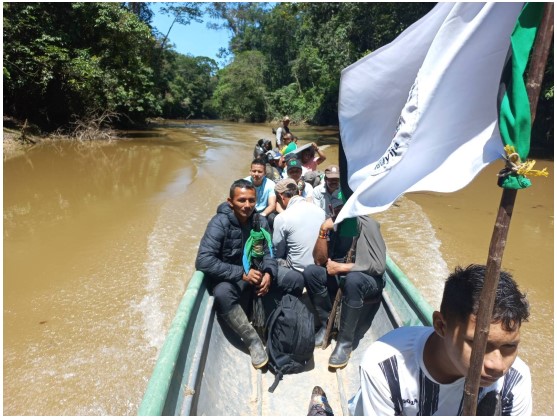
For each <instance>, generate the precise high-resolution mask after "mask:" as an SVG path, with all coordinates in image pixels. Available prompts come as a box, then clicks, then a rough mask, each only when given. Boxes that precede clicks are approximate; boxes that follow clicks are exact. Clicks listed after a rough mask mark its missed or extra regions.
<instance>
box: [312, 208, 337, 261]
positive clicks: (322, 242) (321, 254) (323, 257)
mask: <svg viewBox="0 0 557 419" xmlns="http://www.w3.org/2000/svg"><path fill="white" fill-rule="evenodd" d="M333 226H334V223H333V219H332V218H327V219H326V220H325V221H324V222H323V223H322V224H321V227H320V228H319V236H317V240H316V241H315V246H313V261H314V263H315V264H316V265H319V266H325V264H326V263H327V260H328V259H329V240H328V237H329V235H330V234H331V230H332V229H333Z"/></svg>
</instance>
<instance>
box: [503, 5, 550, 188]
mask: <svg viewBox="0 0 557 419" xmlns="http://www.w3.org/2000/svg"><path fill="white" fill-rule="evenodd" d="M544 7H545V3H526V5H525V6H524V8H523V9H522V12H521V13H520V15H519V17H518V19H517V22H516V25H515V27H514V30H513V33H512V35H511V47H510V51H511V56H510V58H509V59H508V60H507V63H506V64H505V67H504V68H503V73H502V76H501V90H500V95H499V131H500V133H501V138H502V140H503V143H504V144H505V151H506V152H507V158H508V161H509V164H508V165H509V166H510V167H509V170H506V171H504V173H503V176H501V177H500V180H499V186H501V187H503V188H507V189H521V188H527V187H528V186H530V185H531V182H530V180H528V179H527V178H526V177H524V174H525V173H528V174H537V175H539V174H542V175H547V172H544V171H545V169H544V171H535V172H534V171H532V170H531V167H532V166H533V164H531V163H529V162H526V158H527V157H528V153H529V152H530V133H531V125H532V121H531V117H530V102H529V101H528V92H527V90H526V83H525V82H524V72H525V70H526V66H527V64H528V58H529V56H530V51H531V49H532V46H533V44H534V40H535V38H536V32H537V30H538V26H539V25H540V21H541V18H542V14H543V9H544ZM523 162H525V163H523ZM511 167H513V168H514V169H515V170H510V169H511ZM517 169H518V170H517Z"/></svg>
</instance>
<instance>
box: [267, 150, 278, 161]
mask: <svg viewBox="0 0 557 419" xmlns="http://www.w3.org/2000/svg"><path fill="white" fill-rule="evenodd" d="M265 154H267V158H268V159H273V160H278V159H280V157H281V156H282V154H280V153H279V152H278V151H274V150H269V151H267V153H265Z"/></svg>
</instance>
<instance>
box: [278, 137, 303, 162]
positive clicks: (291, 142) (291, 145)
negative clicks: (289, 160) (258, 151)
mask: <svg viewBox="0 0 557 419" xmlns="http://www.w3.org/2000/svg"><path fill="white" fill-rule="evenodd" d="M282 141H283V145H282V148H279V150H280V153H281V154H282V155H283V156H284V155H286V154H288V153H290V152H292V151H294V150H296V148H298V144H296V137H294V136H293V135H292V134H290V133H288V134H285V135H284V136H283V137H282Z"/></svg>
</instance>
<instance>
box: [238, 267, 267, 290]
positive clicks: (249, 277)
mask: <svg viewBox="0 0 557 419" xmlns="http://www.w3.org/2000/svg"><path fill="white" fill-rule="evenodd" d="M242 279H243V280H244V281H246V282H249V283H250V284H252V285H255V286H257V285H259V284H260V283H261V280H262V279H263V274H262V273H261V272H259V271H258V270H257V269H250V270H249V272H248V273H247V274H244V275H243V277H242Z"/></svg>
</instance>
